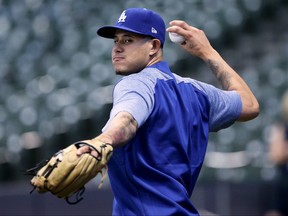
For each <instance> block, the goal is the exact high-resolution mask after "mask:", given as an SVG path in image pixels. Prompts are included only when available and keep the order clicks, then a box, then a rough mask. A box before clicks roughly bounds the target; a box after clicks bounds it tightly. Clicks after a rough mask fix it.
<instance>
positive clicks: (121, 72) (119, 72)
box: [115, 67, 131, 75]
mask: <svg viewBox="0 0 288 216" xmlns="http://www.w3.org/2000/svg"><path fill="white" fill-rule="evenodd" d="M115 73H116V74H117V75H129V74H131V72H130V71H129V70H126V69H124V68H120V67H115Z"/></svg>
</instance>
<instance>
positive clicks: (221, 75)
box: [207, 60, 231, 90]
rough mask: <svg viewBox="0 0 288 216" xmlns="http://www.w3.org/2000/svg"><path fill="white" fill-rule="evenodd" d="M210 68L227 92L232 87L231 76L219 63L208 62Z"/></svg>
mask: <svg viewBox="0 0 288 216" xmlns="http://www.w3.org/2000/svg"><path fill="white" fill-rule="evenodd" d="M207 63H208V66H209V68H210V69H211V70H212V72H213V73H214V75H215V76H216V78H217V79H218V80H219V82H220V83H221V85H222V87H223V89H225V90H227V89H229V87H230V86H231V74H230V73H229V72H227V71H225V70H223V67H222V65H219V63H217V62H215V61H212V60H208V62H207Z"/></svg>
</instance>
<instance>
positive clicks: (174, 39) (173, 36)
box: [169, 32, 185, 43]
mask: <svg viewBox="0 0 288 216" xmlns="http://www.w3.org/2000/svg"><path fill="white" fill-rule="evenodd" d="M169 38H170V40H171V41H172V42H173V43H183V42H184V41H185V38H184V37H183V36H181V35H179V34H177V33H175V32H169Z"/></svg>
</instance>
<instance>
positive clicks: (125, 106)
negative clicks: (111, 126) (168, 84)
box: [108, 75, 154, 127]
mask: <svg viewBox="0 0 288 216" xmlns="http://www.w3.org/2000/svg"><path fill="white" fill-rule="evenodd" d="M141 78H142V79H141ZM153 94H154V92H153V82H152V81H151V80H149V79H147V78H146V77H141V76H139V75H138V76H133V75H132V76H127V77H123V78H122V79H121V80H120V81H119V82H118V83H117V84H116V86H115V88H114V91H113V108H112V110H111V113H110V119H111V118H113V117H114V116H115V115H117V113H119V112H122V111H125V112H129V113H130V114H131V115H132V116H133V117H134V118H135V120H136V121H137V123H138V127H140V126H141V125H142V124H143V123H144V122H145V121H146V119H147V118H148V116H149V115H150V113H151V111H152V109H153V104H154V97H153ZM108 122H109V121H108Z"/></svg>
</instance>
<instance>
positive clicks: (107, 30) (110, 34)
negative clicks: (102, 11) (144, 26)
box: [97, 26, 143, 38]
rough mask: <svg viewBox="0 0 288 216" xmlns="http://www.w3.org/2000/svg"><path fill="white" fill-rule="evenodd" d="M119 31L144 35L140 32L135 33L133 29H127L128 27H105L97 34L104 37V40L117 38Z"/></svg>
mask: <svg viewBox="0 0 288 216" xmlns="http://www.w3.org/2000/svg"><path fill="white" fill-rule="evenodd" d="M119 29H120V30H125V31H129V32H133V33H136V34H140V35H143V33H141V32H138V31H135V30H133V29H130V28H126V27H121V26H117V27H115V26H104V27H102V28H100V29H98V31H97V34H98V35H99V36H101V37H104V38H114V37H115V32H116V31H117V30H119Z"/></svg>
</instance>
